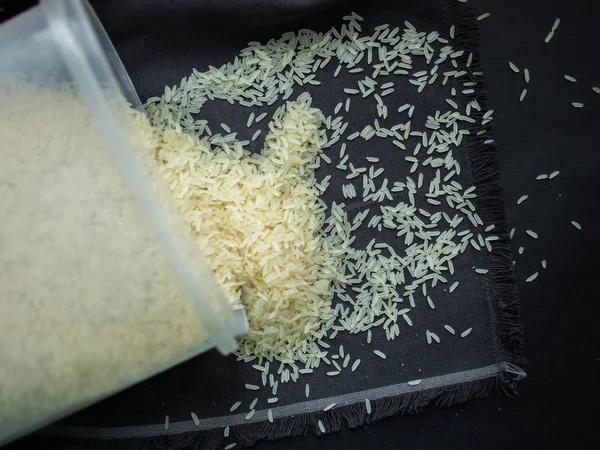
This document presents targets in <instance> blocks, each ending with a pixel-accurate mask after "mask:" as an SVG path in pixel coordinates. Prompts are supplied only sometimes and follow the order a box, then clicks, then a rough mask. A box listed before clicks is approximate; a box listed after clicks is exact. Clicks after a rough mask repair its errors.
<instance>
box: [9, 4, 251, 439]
mask: <svg viewBox="0 0 600 450" xmlns="http://www.w3.org/2000/svg"><path fill="white" fill-rule="evenodd" d="M123 98H125V99H126V100H127V101H128V102H129V103H130V104H131V105H132V106H133V107H134V108H136V109H138V110H139V111H140V112H141V111H142V107H141V103H140V101H139V99H138V97H137V94H136V92H135V89H134V88H133V85H132V84H131V81H130V80H129V77H128V76H127V73H126V72H125V69H124V68H123V66H122V64H121V62H120V60H119V58H118V56H117V54H116V52H115V51H114V48H113V47H112V45H111V43H110V41H109V40H108V37H107V36H106V34H105V32H104V30H103V29H102V26H101V24H100V23H99V21H98V20H97V18H96V17H95V14H94V12H93V10H92V9H91V7H90V6H89V4H87V3H86V2H84V1H81V0H76V1H75V0H42V1H41V3H40V5H38V6H36V7H35V8H33V9H30V10H29V11H27V12H26V13H24V14H22V15H20V16H18V17H16V18H14V19H12V20H11V21H9V22H7V23H5V24H4V25H2V26H0V99H2V100H1V101H0V136H1V137H2V139H1V140H0V154H1V155H2V160H1V162H0V218H1V220H0V329H1V330H2V339H0V423H1V424H2V427H0V445H1V444H3V443H6V442H8V441H10V440H12V439H15V438H17V437H19V436H21V435H23V434H25V433H26V432H28V431H31V430H33V429H35V428H38V427H41V426H43V425H45V424H47V423H49V422H51V421H54V420H56V419H58V418H59V417H62V416H64V415H67V414H69V413H71V412H73V411H75V410H77V409H79V408H82V407H84V406H87V405H89V404H90V403H92V402H94V401H97V400H99V399H101V398H103V397H106V396H107V395H109V394H112V393H114V392H116V391H118V390H121V389H123V388H125V387H127V386H130V385H132V384H134V383H136V382H138V381H140V380H142V379H145V378H148V377H150V376H152V375H154V374H156V373H158V372H160V371H162V370H165V369H167V368H169V367H172V366H174V365H176V364H178V363H180V362H182V361H184V360H186V359H188V358H190V357H192V356H195V355H197V354H199V353H201V352H203V351H206V350H208V349H210V348H213V347H216V348H217V349H218V350H219V351H221V352H222V353H225V354H226V353H229V352H231V351H233V350H234V349H235V348H236V342H235V339H234V337H235V336H236V335H239V334H241V333H243V332H245V331H246V330H247V323H246V321H245V317H244V315H243V311H239V310H238V311H233V310H232V308H231V306H230V305H229V302H228V301H227V299H226V298H225V296H224V294H223V293H222V292H221V291H220V289H219V288H218V286H217V284H216V281H215V280H214V278H213V276H212V273H211V271H210V268H209V266H208V264H207V263H206V261H205V260H204V259H203V257H202V256H201V254H200V252H199V250H198V247H197V245H196V243H195V242H194V241H193V239H192V237H191V236H190V234H189V231H188V229H187V227H186V225H185V224H184V223H183V221H182V219H181V217H180V216H179V214H178V212H177V210H176V208H175V205H174V203H173V201H172V199H171V198H170V194H169V193H168V190H167V189H166V186H164V184H163V182H162V180H161V178H160V174H159V173H158V171H157V170H156V168H155V166H154V162H153V161H152V159H151V158H150V155H149V150H148V148H147V146H146V144H145V143H144V142H143V140H142V138H141V136H140V135H139V132H138V128H137V127H136V125H135V120H134V117H133V115H132V111H131V108H129V106H127V104H126V102H124V101H123Z"/></svg>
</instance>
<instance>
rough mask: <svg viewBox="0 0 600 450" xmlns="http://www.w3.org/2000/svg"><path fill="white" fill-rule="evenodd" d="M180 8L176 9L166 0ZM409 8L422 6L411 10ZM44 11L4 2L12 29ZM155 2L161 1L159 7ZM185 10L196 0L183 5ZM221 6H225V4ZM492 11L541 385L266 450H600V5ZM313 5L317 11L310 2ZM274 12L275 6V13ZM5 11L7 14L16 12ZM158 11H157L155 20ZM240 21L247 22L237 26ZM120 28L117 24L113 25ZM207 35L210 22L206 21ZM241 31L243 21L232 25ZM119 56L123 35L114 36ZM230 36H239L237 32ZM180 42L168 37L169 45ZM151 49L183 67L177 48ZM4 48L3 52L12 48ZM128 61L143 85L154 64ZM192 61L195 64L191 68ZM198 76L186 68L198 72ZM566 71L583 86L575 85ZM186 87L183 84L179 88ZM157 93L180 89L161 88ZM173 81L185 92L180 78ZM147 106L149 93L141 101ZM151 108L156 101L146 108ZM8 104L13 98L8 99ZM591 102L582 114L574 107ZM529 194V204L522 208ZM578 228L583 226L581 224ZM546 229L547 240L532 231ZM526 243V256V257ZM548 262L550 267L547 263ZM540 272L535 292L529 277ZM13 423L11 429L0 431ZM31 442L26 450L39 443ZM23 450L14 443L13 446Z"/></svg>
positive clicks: (484, 47) (264, 0)
mask: <svg viewBox="0 0 600 450" xmlns="http://www.w3.org/2000/svg"><path fill="white" fill-rule="evenodd" d="M164 1H165V2H167V0H164ZM399 1H405V2H407V3H415V4H417V3H418V2H417V1H416V0H399ZM332 2H333V0H304V1H300V0H287V1H281V2H278V3H277V4H279V5H280V6H279V8H280V9H279V11H278V15H277V17H278V21H283V20H284V19H285V18H286V16H287V14H289V15H297V14H301V13H302V11H303V7H311V8H313V7H325V6H327V4H328V3H332ZM27 3H32V2H26V1H23V2H6V1H3V0H0V22H1V21H2V20H3V19H4V18H6V17H8V16H9V15H10V14H13V13H15V12H17V11H19V10H21V9H24V8H25V7H26V6H27ZM122 3H129V4H136V3H137V4H139V5H141V4H143V2H141V1H133V0H127V1H123V0H97V1H95V2H92V4H93V5H94V6H95V7H96V8H97V9H98V12H99V14H100V18H101V19H104V18H103V15H102V12H103V11H105V10H106V8H113V7H114V8H119V7H120V6H121V4H122ZM153 3H159V2H157V1H156V0H154V1H153ZM175 3H181V7H182V8H185V7H186V4H188V6H189V3H194V2H191V1H190V0H187V1H180V2H177V1H175ZM196 3H198V4H200V3H203V4H204V6H206V5H208V6H206V8H207V9H206V11H207V13H206V14H207V15H206V17H207V20H210V17H211V14H212V13H211V11H216V8H218V7H222V6H223V5H222V4H221V6H218V5H219V3H218V2H216V1H204V2H203V1H202V0H197V2H196ZM222 3H226V2H225V1H224V2H222ZM273 3H275V2H274V0H270V1H269V0H257V1H256V2H255V3H254V4H253V5H252V6H248V2H246V3H243V2H241V1H239V0H235V1H231V2H230V3H229V6H228V7H229V8H231V9H232V11H234V12H235V11H237V15H238V16H239V17H246V18H248V19H249V20H257V21H260V22H262V24H263V25H264V23H265V22H267V21H269V20H271V19H270V17H274V16H275V13H273V10H272V5H273ZM470 3H472V4H473V5H474V6H475V7H476V9H477V12H478V13H479V14H481V13H484V12H489V13H491V17H490V18H488V19H486V20H485V21H483V22H481V24H480V53H481V55H482V59H483V68H484V71H485V76H486V79H487V90H488V99H489V101H490V104H491V107H492V108H493V109H494V110H495V113H494V117H495V120H494V126H495V132H496V141H497V143H498V151H499V163H500V167H501V176H502V184H503V187H504V192H505V198H506V204H507V210H508V211H507V213H508V219H509V222H510V224H511V226H514V227H516V228H517V236H516V237H515V239H514V240H513V253H514V256H515V259H516V260H517V265H516V267H515V272H516V276H517V280H518V284H519V290H520V296H521V313H522V323H523V324H524V326H525V339H526V340H525V356H526V358H527V360H528V364H527V366H526V371H527V373H528V378H527V379H526V380H525V381H523V382H522V383H521V384H520V395H519V397H517V398H506V397H500V396H497V395H492V396H490V398H488V399H485V400H473V401H470V402H468V403H465V404H463V405H458V406H454V407H451V408H446V409H438V408H435V407H429V408H427V409H426V410H425V411H423V412H422V413H420V414H419V415H416V416H404V417H395V418H389V419H384V420H381V421H380V422H377V423H375V424H372V425H368V426H366V427H363V428H359V429H354V430H345V431H342V432H340V433H335V434H332V435H327V436H323V437H316V436H315V435H313V434H312V433H310V434H309V435H307V436H304V437H299V438H293V439H283V440H278V441H273V442H262V443H260V444H258V445H257V446H256V448H258V449H263V450H264V449H279V448H286V449H302V448H311V449H315V450H320V449H327V450H329V449H362V448H377V449H399V448H406V449H412V448H418V449H420V450H426V449H438V448H445V449H459V448H460V449H465V448H476V449H481V448H486V449H489V450H491V449H503V450H504V449H506V448H535V449H538V448H539V449H544V448H548V449H562V448H584V449H585V448H599V447H600V438H599V437H598V431H597V430H596V429H595V428H594V427H595V426H596V424H597V423H598V421H599V419H600V414H599V413H598V410H597V405H598V403H599V400H600V395H599V393H598V386H597V383H598V382H599V381H600V370H599V369H600V324H599V321H598V316H597V312H598V310H599V308H598V306H597V305H598V302H599V301H600V295H599V294H600V287H599V286H600V285H599V284H598V283H597V279H596V277H597V268H598V267H599V266H600V265H599V264H598V262H597V258H598V254H599V250H600V245H599V244H600V238H599V236H598V233H597V231H596V228H597V226H598V225H600V204H599V201H600V195H599V194H600V183H599V182H598V181H599V178H600V177H599V176H598V173H599V172H598V169H600V154H599V151H600V148H599V143H598V134H597V133H598V130H599V129H600V95H598V94H595V93H594V92H593V91H592V89H591V88H592V86H600V63H599V62H598V53H599V52H598V44H600V34H599V33H598V30H597V28H598V17H599V14H598V13H599V12H600V4H599V2H598V1H594V0H572V1H569V2H567V1H564V0H563V1H558V0H551V1H544V0H527V1H518V0H505V1H494V0H477V1H475V0H470ZM302 5H304V6H302ZM270 7H271V9H269V8H270ZM3 9H4V11H3ZM147 11H148V14H150V9H148V10H147ZM557 17H560V18H561V24H560V26H559V29H558V30H557V32H556V35H555V36H554V38H553V40H552V41H551V43H550V44H548V45H545V44H544V43H543V40H544V37H545V36H546V34H547V33H548V32H549V30H550V28H551V26H552V23H553V22H554V19H555V18H557ZM232 20H233V22H235V19H232ZM105 26H106V28H107V29H108V30H109V34H111V33H110V30H111V24H110V23H106V22H105ZM145 26H147V25H143V17H140V20H136V21H135V22H132V23H131V27H130V33H131V36H133V39H134V41H135V39H136V37H139V38H140V42H143V39H142V37H143V36H144V35H150V36H151V35H152V34H153V33H159V31H158V30H156V29H147V28H145ZM198 26H199V27H200V26H202V24H201V23H198ZM233 26H235V24H234V25H233ZM111 38H112V39H113V41H114V42H115V45H116V47H117V50H118V51H119V42H122V41H123V40H124V36H122V35H121V36H119V35H112V34H111ZM219 39H227V33H226V31H223V35H222V36H219ZM162 42H163V44H167V45H168V39H163V40H162ZM166 50H167V49H165V48H160V46H157V48H155V49H154V48H153V49H151V51H152V52H155V53H156V55H160V57H163V58H164V57H165V55H167V54H168V55H169V56H168V57H169V58H170V60H171V61H172V62H173V64H174V65H176V64H181V63H183V64H185V63H186V62H182V61H181V60H179V61H178V58H180V57H181V56H182V55H178V54H177V52H176V51H174V49H170V51H166ZM0 51H2V49H1V48H0ZM146 54H148V49H146V52H143V51H140V52H139V53H135V52H134V53H131V52H130V53H128V54H122V55H121V56H122V57H123V62H124V64H125V66H126V68H128V69H129V68H130V67H133V66H135V68H136V70H137V72H136V71H130V73H131V76H132V79H133V81H134V84H136V77H141V76H152V75H151V73H150V74H146V75H144V74H143V73H141V72H140V70H141V69H143V67H144V61H141V60H140V58H143V57H144V56H143V55H146ZM509 60H510V61H513V62H514V63H515V64H517V65H518V66H519V67H521V68H524V67H528V68H529V70H530V71H531V78H532V80H531V83H530V84H529V85H528V86H527V88H528V91H529V93H528V95H527V97H526V99H525V101H524V102H523V103H519V94H520V92H521V90H522V89H523V88H524V87H525V83H524V81H523V75H522V73H520V74H515V73H514V72H512V71H511V70H510V69H509V67H508V61H509ZM187 64H189V63H187ZM186 73H187V71H186ZM564 74H569V75H572V76H574V77H575V78H577V80H578V82H577V83H575V84H572V83H569V82H567V81H566V80H565V79H564V78H563V75H564ZM179 78H181V77H178V78H177V80H179ZM155 81H156V83H157V84H158V85H164V84H165V83H167V81H165V82H162V83H161V82H160V81H161V80H155ZM171 84H172V82H171ZM141 96H142V97H143V96H144V95H143V93H141ZM143 100H144V99H143ZM0 101H1V99H0ZM575 101H580V102H582V103H584V104H585V107H584V108H583V109H575V108H573V107H572V106H571V103H572V102H575ZM554 170H560V171H561V173H560V175H559V176H558V177H557V178H556V179H554V180H552V181H536V180H535V176H536V175H538V174H540V173H550V172H552V171H554ZM523 194H528V195H529V199H528V200H527V201H526V202H525V203H524V204H522V205H519V206H517V205H516V200H517V198H519V197H520V196H521V195H523ZM571 220H576V221H578V222H579V223H581V224H582V226H583V230H582V231H577V230H576V229H575V228H574V227H573V226H572V225H571V224H570V221H571ZM525 229H532V230H535V231H536V232H537V233H538V234H539V235H540V238H539V239H538V240H536V241H534V240H532V239H531V238H528V237H527V236H526V235H524V230H525ZM520 245H523V246H524V247H525V253H524V254H523V255H518V253H517V248H518V247H519V246H520ZM542 259H545V260H547V261H548V268H547V269H546V270H542V269H541V267H540V260H542ZM538 270H540V277H539V278H538V279H537V280H536V281H535V282H533V283H525V282H524V280H525V278H526V277H527V276H529V275H530V274H531V273H533V272H535V271H538ZM0 426H1V424H0ZM28 444H29V441H27V440H23V441H21V442H19V443H17V445H14V447H15V448H16V447H21V446H23V445H28ZM10 447H13V446H10Z"/></svg>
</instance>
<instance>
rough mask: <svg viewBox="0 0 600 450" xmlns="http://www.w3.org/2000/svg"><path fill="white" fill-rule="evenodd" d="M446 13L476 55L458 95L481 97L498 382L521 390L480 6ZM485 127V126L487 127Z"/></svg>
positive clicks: (481, 168)
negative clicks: (487, 118) (466, 88)
mask: <svg viewBox="0 0 600 450" xmlns="http://www.w3.org/2000/svg"><path fill="white" fill-rule="evenodd" d="M444 13H445V16H446V21H447V23H448V24H449V25H454V27H455V32H454V39H453V40H452V41H451V42H450V45H453V46H454V47H455V48H456V50H464V54H463V55H462V56H461V57H460V58H459V59H460V60H461V62H462V63H463V64H464V66H465V67H466V63H467V61H468V59H469V55H471V54H472V55H473V56H472V57H471V58H472V61H471V64H470V67H468V68H467V69H466V70H467V76H466V77H464V78H463V79H466V78H469V79H470V81H475V82H476V83H477V84H476V86H474V87H472V88H471V89H473V92H472V93H471V94H464V93H462V90H461V89H458V88H457V91H458V98H459V99H460V101H461V103H462V105H463V106H465V107H466V105H467V104H468V103H469V102H471V101H473V100H476V101H477V103H478V104H479V105H480V106H481V111H478V110H477V109H475V108H472V109H471V114H470V116H471V117H472V118H473V119H475V123H472V124H469V126H468V127H467V129H468V130H469V132H470V134H469V135H467V136H465V141H466V143H467V151H468V153H469V158H467V160H468V164H469V166H470V171H471V176H472V178H473V185H475V186H476V187H477V189H476V191H475V192H476V193H477V198H476V199H475V200H476V209H477V213H478V214H479V216H480V217H481V220H482V221H483V223H484V226H489V225H494V229H493V230H492V231H491V233H492V234H494V235H496V236H499V237H500V240H499V241H495V242H494V245H493V246H492V252H482V253H483V254H484V255H485V256H484V258H486V261H485V264H486V265H485V267H486V268H487V269H488V270H489V272H488V275H489V280H488V282H489V286H488V288H489V295H490V297H489V303H490V307H491V309H490V321H491V323H492V328H493V331H494V335H495V336H496V339H495V342H494V347H495V348H494V350H495V353H496V361H498V362H506V363H508V365H507V368H506V370H505V371H504V373H503V374H502V376H501V377H499V378H500V379H499V380H497V383H496V387H497V388H499V390H500V391H502V392H503V393H505V394H509V395H515V394H516V393H517V386H516V382H517V381H518V380H520V379H523V378H524V377H525V372H524V371H523V368H522V366H523V365H524V364H525V359H524V358H523V326H522V325H521V323H520V321H519V296H518V292H517V286H516V284H515V276H514V270H513V263H512V259H511V250H510V243H509V236H508V223H507V219H506V209H505V207H504V200H503V196H502V188H501V186H500V182H499V178H500V177H499V174H500V170H499V167H498V161H497V149H496V143H495V141H494V131H493V128H492V126H491V122H489V123H487V124H486V125H481V123H482V121H483V115H484V114H485V112H486V110H487V106H488V102H487V96H486V91H485V80H484V78H483V74H482V68H481V60H480V55H479V52H478V44H477V43H478V29H477V21H476V18H475V11H474V10H473V8H472V7H471V6H470V5H469V4H467V3H461V2H457V1H455V0H445V2H444ZM484 131H485V132H484Z"/></svg>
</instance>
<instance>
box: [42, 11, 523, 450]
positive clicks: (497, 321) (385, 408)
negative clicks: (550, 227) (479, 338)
mask: <svg viewBox="0 0 600 450" xmlns="http://www.w3.org/2000/svg"><path fill="white" fill-rule="evenodd" d="M444 10H445V11H444V12H445V15H446V19H447V22H448V23H449V25H450V24H453V25H454V26H455V38H454V39H453V40H452V41H451V43H450V44H451V45H453V46H454V47H455V48H456V50H464V55H463V56H462V57H461V59H462V60H463V61H462V62H463V63H465V66H466V62H467V58H468V57H469V54H471V53H472V54H473V57H472V58H473V59H472V62H471V65H470V67H469V68H468V69H469V70H468V75H467V76H468V77H469V78H470V79H471V80H472V81H476V82H477V86H475V87H473V89H474V92H473V93H471V94H462V93H460V94H459V95H458V98H459V99H460V101H461V102H462V105H463V106H466V105H467V104H468V103H469V102H470V101H473V100H477V102H478V103H479V105H481V109H482V111H481V112H480V111H477V110H475V109H473V110H472V114H471V117H473V118H474V119H476V123H474V124H470V126H469V127H468V128H467V129H468V130H469V131H470V133H471V134H470V135H467V136H466V137H465V141H466V143H467V147H468V150H467V151H468V153H469V158H467V159H468V161H467V166H469V169H470V172H471V175H472V177H473V184H474V185H475V186H476V187H477V189H476V193H477V198H476V201H477V205H476V208H477V212H478V214H479V216H480V217H481V219H482V220H483V222H484V225H485V226H489V225H492V224H493V225H494V229H493V231H492V233H493V234H494V235H497V236H499V237H500V238H501V239H500V241H495V242H494V245H493V251H492V252H482V254H484V255H485V256H484V258H486V261H485V264H486V265H485V267H486V268H488V269H489V272H488V274H489V285H488V288H489V289H488V291H489V299H488V300H489V303H490V320H491V322H492V327H493V328H494V330H495V335H496V337H497V338H496V341H495V343H494V344H495V354H496V355H495V356H496V361H497V362H498V363H500V364H501V365H502V367H503V371H502V372H501V373H499V374H498V375H497V376H495V377H491V378H484V379H479V380H474V381H469V382H464V383H459V384H455V385H450V386H444V387H440V388H433V389H425V390H422V391H417V392H411V393H404V394H400V395H397V396H394V397H390V398H383V399H378V400H371V413H370V414H368V413H367V407H366V404H365V402H361V403H358V404H356V403H355V404H352V405H344V406H340V407H336V408H334V409H332V410H330V411H326V412H324V411H316V412H312V413H305V414H298V415H294V416H292V417H284V418H280V419H275V420H274V422H273V423H270V422H268V421H264V422H259V423H251V424H247V425H246V424H244V425H237V426H231V427H230V429H231V430H230V433H231V435H230V436H231V437H230V438H228V439H227V442H230V441H231V442H237V443H238V445H240V446H250V445H252V444H254V443H256V442H257V441H259V440H263V439H270V440H272V439H279V438H283V437H288V436H299V435H302V434H305V433H306V432H308V431H309V430H312V431H313V432H314V433H316V434H317V435H321V434H323V433H322V432H321V430H320V429H319V426H318V422H319V420H320V421H321V422H322V423H323V425H324V426H325V430H326V431H325V432H326V433H330V432H334V431H338V430H340V429H342V428H343V427H349V428H355V427H359V426H362V425H364V424H369V423H372V422H374V421H376V420H379V419H382V418H384V417H389V416H393V415H398V414H414V413H416V412H419V411H421V410H422V409H423V408H424V407H425V406H427V405H429V404H432V403H433V404H435V405H437V406H442V407H447V406H452V405H455V404H458V403H463V402H465V401H467V400H469V399H471V398H481V397H486V396H487V395H488V394H489V393H490V392H491V391H492V390H496V391H499V392H500V393H503V394H507V395H515V394H516V393H517V385H516V382H517V381H518V380H521V379H523V378H524V377H525V372H524V371H523V369H522V366H523V364H524V363H525V361H524V358H523V329H522V326H521V325H520V323H519V305H518V294H517V289H516V285H515V281H514V272H513V265H512V260H511V251H510V245H509V243H508V242H509V239H508V226H507V221H506V214H505V208H504V202H503V199H502V189H501V187H500V184H499V168H498V164H497V160H496V158H497V153H496V146H495V143H494V142H489V140H491V139H493V130H492V127H491V124H487V125H485V126H481V121H482V120H483V114H484V111H485V110H486V107H487V100H486V95H485V88H484V80H483V78H482V75H481V74H480V73H481V66H480V58H479V54H478V52H477V22H476V20H475V13H474V11H473V9H472V8H471V7H470V6H469V5H468V4H465V3H460V2H457V1H456V0H446V1H445V2H444ZM465 78H466V77H465ZM465 78H463V79H465ZM457 90H458V91H460V90H459V89H457ZM482 130H486V132H485V134H478V133H479V132H481V131H482ZM486 141H488V143H486ZM48 439H49V438H48V437H44V440H43V442H44V445H45V446H46V448H51V447H52V446H51V444H50V447H48V445H49V442H48ZM225 440H226V438H225V437H224V436H223V430H222V429H218V430H214V429H213V430H207V431H196V432H190V433H181V434H174V435H167V436H161V437H152V438H134V439H120V440H110V441H109V440H96V441H82V440H67V441H65V440H64V439H61V440H60V448H65V449H73V450H74V449H77V450H81V449H86V450H131V449H137V450H151V449H160V450H184V449H185V450H187V449H207V450H212V449H216V448H222V447H223V446H224V445H226V442H225ZM67 445H68V446H67ZM57 448H58V447H57Z"/></svg>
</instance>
